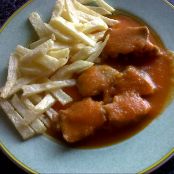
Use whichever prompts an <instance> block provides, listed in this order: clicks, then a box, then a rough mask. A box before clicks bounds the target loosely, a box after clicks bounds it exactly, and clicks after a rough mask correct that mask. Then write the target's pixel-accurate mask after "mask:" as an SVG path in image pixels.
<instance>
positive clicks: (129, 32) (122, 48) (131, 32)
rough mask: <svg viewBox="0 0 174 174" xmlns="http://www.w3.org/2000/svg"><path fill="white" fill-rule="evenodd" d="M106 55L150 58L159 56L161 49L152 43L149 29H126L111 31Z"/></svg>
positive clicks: (105, 50)
mask: <svg viewBox="0 0 174 174" xmlns="http://www.w3.org/2000/svg"><path fill="white" fill-rule="evenodd" d="M104 53H105V54H106V55H107V56H109V57H111V58H116V57H118V56H119V55H127V54H133V55H135V56H138V57H141V56H147V57H149V56H156V55H159V54H160V49H159V48H158V47H157V46H155V45H154V44H152V43H151V42H150V40H149V30H148V28H147V27H126V28H116V29H111V31H110V39H109V41H108V43H107V45H106V47H105V49H104Z"/></svg>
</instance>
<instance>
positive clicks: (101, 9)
mask: <svg viewBox="0 0 174 174" xmlns="http://www.w3.org/2000/svg"><path fill="white" fill-rule="evenodd" d="M87 7H88V8H89V9H91V10H93V11H95V12H96V13H99V14H101V15H111V14H112V13H111V12H110V11H108V10H106V9H105V8H103V7H95V6H87Z"/></svg>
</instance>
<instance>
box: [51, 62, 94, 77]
mask: <svg viewBox="0 0 174 174" xmlns="http://www.w3.org/2000/svg"><path fill="white" fill-rule="evenodd" d="M93 65H94V63H92V62H88V61H83V60H78V61H76V62H74V63H72V64H70V65H66V66H64V67H62V68H60V69H59V70H58V71H57V72H56V73H55V75H54V76H53V77H51V80H58V79H68V78H71V77H72V75H73V74H74V73H79V72H82V71H84V70H86V69H88V68H90V67H91V66H93Z"/></svg>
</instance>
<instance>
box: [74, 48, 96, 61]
mask: <svg viewBox="0 0 174 174" xmlns="http://www.w3.org/2000/svg"><path fill="white" fill-rule="evenodd" d="M94 51H95V49H94V48H93V47H89V46H85V47H84V48H82V49H81V50H80V51H78V52H77V53H76V54H75V55H73V56H72V57H71V62H75V61H77V60H86V59H87V58H88V57H89V56H90V55H91V54H92V53H94Z"/></svg>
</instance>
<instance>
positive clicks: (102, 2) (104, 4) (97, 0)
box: [95, 0, 115, 12]
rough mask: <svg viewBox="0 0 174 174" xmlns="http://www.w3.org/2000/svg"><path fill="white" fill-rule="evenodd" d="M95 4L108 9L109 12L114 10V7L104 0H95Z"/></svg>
mask: <svg viewBox="0 0 174 174" xmlns="http://www.w3.org/2000/svg"><path fill="white" fill-rule="evenodd" d="M95 2H96V4H97V5H98V6H100V7H103V8H104V9H106V10H108V11H109V12H114V11H115V9H114V8H113V7H111V6H110V5H109V4H107V3H106V2H105V1H104V0H96V1H95Z"/></svg>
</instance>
